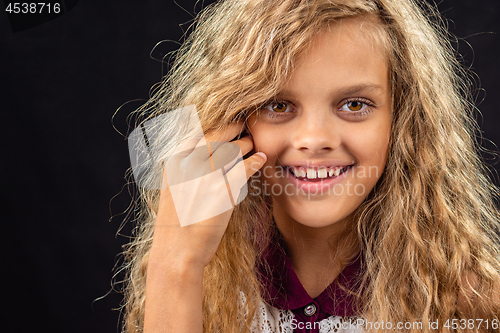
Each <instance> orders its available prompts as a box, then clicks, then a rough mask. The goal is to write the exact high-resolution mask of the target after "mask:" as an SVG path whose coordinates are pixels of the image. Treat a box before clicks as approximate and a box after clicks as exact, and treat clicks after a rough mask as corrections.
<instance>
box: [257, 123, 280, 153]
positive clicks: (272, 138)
mask: <svg viewBox="0 0 500 333" xmlns="http://www.w3.org/2000/svg"><path fill="white" fill-rule="evenodd" d="M249 132H250V134H251V135H252V138H253V142H254V145H255V147H254V149H255V151H261V152H264V153H265V154H266V155H268V157H270V156H272V155H275V154H276V153H277V152H279V151H280V150H281V149H282V148H283V145H284V138H286V136H283V135H282V134H281V133H280V130H279V128H277V127H276V126H269V125H265V124H256V125H254V126H251V127H250V128H249Z"/></svg>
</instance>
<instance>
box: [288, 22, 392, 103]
mask: <svg viewBox="0 0 500 333" xmlns="http://www.w3.org/2000/svg"><path fill="white" fill-rule="evenodd" d="M385 40H387V37H386V35H385V31H384V28H383V26H382V23H380V22H378V21H377V20H376V19H374V18H373V17H363V16H357V17H352V18H348V19H343V20H341V21H337V22H333V23H330V24H329V25H328V26H327V27H325V28H323V29H322V30H320V31H319V32H318V33H317V34H316V35H315V36H314V37H313V38H312V39H311V41H310V43H309V45H308V47H307V48H306V49H305V50H304V51H303V52H302V53H301V54H300V55H299V57H298V58H297V59H296V61H295V63H294V70H293V72H292V73H291V75H290V77H289V79H288V80H287V81H286V83H285V85H284V87H283V91H285V92H290V93H292V95H296V94H300V92H302V93H303V94H308V95H311V93H312V94H315V93H316V92H318V93H320V92H322V91H324V90H325V89H326V88H329V89H330V90H332V89H333V90H338V89H344V88H346V87H348V86H362V85H373V86H375V85H377V86H382V87H383V88H388V84H389V61H388V56H387V54H388V52H387V47H386V45H387V43H386V42H385ZM384 90H386V91H388V89H384Z"/></svg>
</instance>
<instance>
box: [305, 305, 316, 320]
mask: <svg viewBox="0 0 500 333" xmlns="http://www.w3.org/2000/svg"><path fill="white" fill-rule="evenodd" d="M315 313H316V305H314V304H309V305H308V306H306V307H305V308H304V314H305V315H306V316H308V317H311V316H312V315H314V314H315Z"/></svg>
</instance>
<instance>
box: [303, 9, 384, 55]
mask: <svg viewBox="0 0 500 333" xmlns="http://www.w3.org/2000/svg"><path fill="white" fill-rule="evenodd" d="M325 44H335V47H336V48H338V49H340V48H342V47H343V48H344V49H345V47H348V46H349V47H351V48H356V49H360V48H362V49H363V50H365V51H369V52H370V54H371V55H372V56H373V55H377V56H380V57H383V58H384V59H385V60H387V61H388V58H389V57H388V55H389V42H388V36H387V32H386V30H385V28H384V24H383V23H382V22H381V21H380V19H379V18H378V17H376V16H375V15H358V16H352V17H348V18H342V19H338V20H336V21H332V22H329V24H328V25H326V27H324V28H322V29H321V30H320V31H319V32H318V33H317V34H316V35H314V37H313V38H312V39H311V41H310V42H309V45H308V47H307V48H306V49H305V50H304V52H302V53H301V54H299V57H298V59H297V60H298V61H300V58H303V57H304V56H305V55H307V53H309V52H311V49H317V48H321V47H322V46H324V45H325Z"/></svg>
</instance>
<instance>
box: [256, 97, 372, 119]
mask: <svg viewBox="0 0 500 333" xmlns="http://www.w3.org/2000/svg"><path fill="white" fill-rule="evenodd" d="M353 102H359V103H361V104H364V107H363V108H361V109H360V110H359V111H352V110H341V109H342V108H343V107H344V106H346V105H347V104H349V103H353ZM278 103H282V104H285V105H286V107H287V109H288V108H289V107H292V105H293V104H292V103H291V102H289V101H286V100H283V101H280V100H276V101H272V102H267V103H264V106H263V107H262V109H261V110H265V111H267V116H268V117H270V118H282V117H287V116H288V114H290V113H293V112H295V110H294V111H291V112H287V111H284V112H275V111H272V110H271V109H270V108H269V107H270V106H271V105H273V104H278ZM341 103H342V106H341V107H340V109H339V111H341V112H345V113H346V114H349V115H351V116H354V117H363V116H366V115H368V114H369V113H371V112H372V111H373V109H372V108H373V107H375V105H374V104H373V102H371V101H370V100H368V99H366V98H363V97H356V98H349V99H346V100H343V101H342V102H341Z"/></svg>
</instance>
